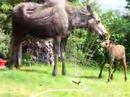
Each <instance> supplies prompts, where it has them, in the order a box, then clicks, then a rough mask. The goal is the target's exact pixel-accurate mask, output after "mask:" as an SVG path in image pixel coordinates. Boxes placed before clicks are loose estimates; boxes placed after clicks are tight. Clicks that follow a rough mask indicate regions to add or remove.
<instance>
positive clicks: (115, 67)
mask: <svg viewBox="0 0 130 97" xmlns="http://www.w3.org/2000/svg"><path fill="white" fill-rule="evenodd" d="M116 70H117V62H114V70H113V71H112V74H111V79H113V74H114V73H115V71H116Z"/></svg>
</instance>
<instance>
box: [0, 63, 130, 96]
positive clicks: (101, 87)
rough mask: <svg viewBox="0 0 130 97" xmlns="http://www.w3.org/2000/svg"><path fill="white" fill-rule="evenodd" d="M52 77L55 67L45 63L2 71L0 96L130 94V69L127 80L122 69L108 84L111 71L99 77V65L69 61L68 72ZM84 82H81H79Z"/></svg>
mask: <svg viewBox="0 0 130 97" xmlns="http://www.w3.org/2000/svg"><path fill="white" fill-rule="evenodd" d="M58 67H59V68H58V75H57V76H56V77H52V76H51V70H52V67H51V66H49V65H48V66H45V65H41V64H37V65H33V66H31V67H29V66H23V67H21V70H0V79H1V80H0V97H130V79H129V78H130V74H129V73H130V72H128V81H127V82H124V80H123V73H122V71H117V72H116V73H115V75H114V80H113V81H111V82H110V83H107V82H106V81H107V75H108V73H107V70H104V72H103V78H101V79H98V73H99V68H87V67H78V66H75V65H73V64H67V71H68V73H67V75H66V76H62V75H61V66H60V65H59V66H58ZM78 81H81V83H80V84H77V83H75V82H78Z"/></svg>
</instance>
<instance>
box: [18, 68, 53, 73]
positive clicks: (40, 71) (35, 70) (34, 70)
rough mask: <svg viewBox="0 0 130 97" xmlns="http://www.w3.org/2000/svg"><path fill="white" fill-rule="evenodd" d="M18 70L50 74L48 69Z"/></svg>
mask: <svg viewBox="0 0 130 97" xmlns="http://www.w3.org/2000/svg"><path fill="white" fill-rule="evenodd" d="M20 71H24V72H34V73H43V74H50V73H49V72H48V71H44V70H43V71H42V70H37V69H20Z"/></svg>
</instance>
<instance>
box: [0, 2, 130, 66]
mask: <svg viewBox="0 0 130 97" xmlns="http://www.w3.org/2000/svg"><path fill="white" fill-rule="evenodd" d="M22 1H34V2H41V1H42V0H0V52H2V53H4V54H5V56H8V50H9V43H10V34H11V32H12V30H11V11H12V8H13V7H14V5H16V4H17V3H20V2H22ZM69 1H71V2H72V3H73V4H79V5H81V2H79V0H69ZM87 1H89V0H87ZM127 2H128V5H126V7H127V8H128V10H129V2H130V1H129V0H127ZM90 4H91V6H93V10H95V11H96V12H98V14H99V15H100V17H101V20H102V23H103V24H104V25H105V26H106V28H107V30H108V31H109V33H110V35H111V40H113V41H115V42H118V43H120V44H123V45H124V46H125V47H126V51H127V59H128V61H130V60H129V59H130V56H129V55H130V51H129V49H130V43H129V40H130V38H129V36H130V29H129V28H130V19H129V14H123V15H121V14H120V13H119V12H116V11H112V10H108V11H106V12H103V11H102V10H101V8H100V7H99V5H98V3H97V2H96V0H93V2H92V3H90ZM128 13H129V11H128ZM70 44H71V45H70ZM103 57H104V53H103V49H102V48H101V46H100V40H99V38H98V37H97V36H96V35H93V34H91V32H88V31H85V30H83V29H75V30H74V31H73V32H72V33H71V35H70V37H69V41H68V45H67V59H68V61H72V62H75V61H74V60H76V62H77V63H79V64H80V65H88V66H89V65H90V66H95V65H96V66H98V64H100V62H101V61H102V60H103Z"/></svg>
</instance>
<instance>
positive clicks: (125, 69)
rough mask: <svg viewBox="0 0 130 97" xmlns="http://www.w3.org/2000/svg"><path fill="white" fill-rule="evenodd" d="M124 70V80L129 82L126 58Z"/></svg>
mask: <svg viewBox="0 0 130 97" xmlns="http://www.w3.org/2000/svg"><path fill="white" fill-rule="evenodd" d="M123 69H124V80H125V81H126V80H127V76H126V73H127V64H126V58H124V59H123Z"/></svg>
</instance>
